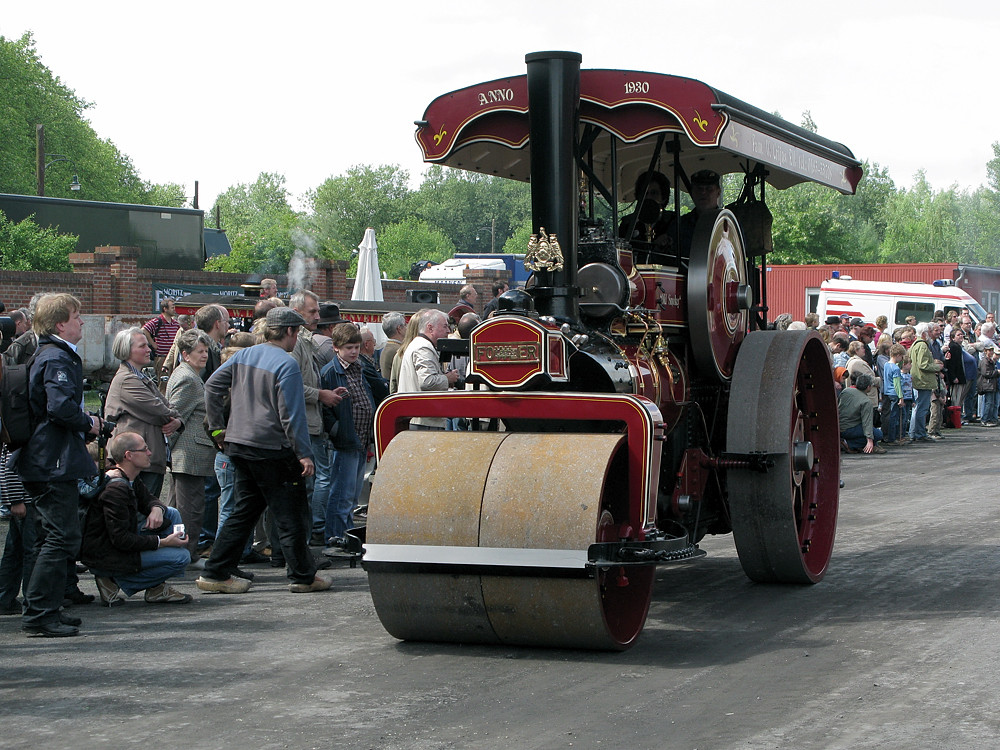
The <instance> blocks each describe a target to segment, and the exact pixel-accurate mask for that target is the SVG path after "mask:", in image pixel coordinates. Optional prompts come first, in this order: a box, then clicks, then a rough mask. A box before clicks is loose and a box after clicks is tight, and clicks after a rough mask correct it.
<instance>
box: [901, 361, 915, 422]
mask: <svg viewBox="0 0 1000 750" xmlns="http://www.w3.org/2000/svg"><path fill="white" fill-rule="evenodd" d="M903 346H904V347H905V346H906V345H905V344H903ZM912 366H913V362H911V361H910V355H909V354H905V355H903V359H902V360H901V361H900V363H899V372H900V380H902V383H903V402H902V403H903V405H902V407H901V408H900V410H899V418H900V424H901V425H903V432H904V433H905V432H906V431H907V430H908V429H909V424H910V414H911V412H912V411H913V376H912V375H911V374H910V368H911V367H912Z"/></svg>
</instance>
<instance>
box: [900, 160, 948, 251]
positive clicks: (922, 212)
mask: <svg viewBox="0 0 1000 750" xmlns="http://www.w3.org/2000/svg"><path fill="white" fill-rule="evenodd" d="M886 219H887V226H886V234H885V242H884V243H883V245H882V252H881V260H882V262H883V263H900V262H906V263H929V262H941V261H955V260H957V258H958V256H959V247H958V231H957V230H958V224H959V209H958V200H957V195H956V193H955V190H954V189H951V190H946V191H942V192H940V193H935V192H934V191H933V190H932V189H931V187H930V185H929V184H928V183H927V178H926V175H925V174H924V172H923V170H920V171H919V172H918V173H917V177H916V184H915V185H914V186H913V187H912V188H911V189H910V190H905V189H904V190H901V191H899V192H898V193H897V194H896V195H894V196H893V198H892V200H890V201H889V204H888V206H887V209H886Z"/></svg>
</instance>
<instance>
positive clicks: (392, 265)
mask: <svg viewBox="0 0 1000 750" xmlns="http://www.w3.org/2000/svg"><path fill="white" fill-rule="evenodd" d="M377 239H378V262H379V268H381V269H382V271H383V272H385V274H386V275H387V276H388V277H389V278H390V279H407V278H409V273H410V266H411V265H413V264H414V263H416V262H417V261H418V260H429V261H431V262H433V263H441V262H442V261H445V260H447V259H448V258H450V257H451V256H452V255H454V253H455V245H454V244H453V243H452V241H451V240H450V239H448V238H447V237H445V235H444V234H442V233H441V232H440V231H439V230H437V229H435V228H434V227H432V226H431V225H430V224H428V223H427V222H426V221H422V220H420V219H417V218H414V217H412V216H410V217H407V218H405V219H403V220H402V221H399V222H396V223H395V224H390V225H389V226H387V227H386V228H385V229H384V230H383V231H382V233H381V234H379V235H377ZM354 265H355V267H356V261H355V264H354Z"/></svg>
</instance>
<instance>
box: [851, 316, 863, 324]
mask: <svg viewBox="0 0 1000 750" xmlns="http://www.w3.org/2000/svg"><path fill="white" fill-rule="evenodd" d="M864 324H865V321H863V320H862V319H861V318H851V326H863V325H864Z"/></svg>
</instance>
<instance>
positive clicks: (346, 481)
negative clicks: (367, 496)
mask: <svg viewBox="0 0 1000 750" xmlns="http://www.w3.org/2000/svg"><path fill="white" fill-rule="evenodd" d="M367 457H368V451H367V450H366V449H364V448H361V449H352V450H338V451H337V452H336V454H335V456H334V459H333V480H332V482H331V484H330V496H329V500H328V501H327V504H326V530H325V531H324V535H325V536H326V538H327V540H329V539H332V538H333V537H341V538H343V536H344V534H345V533H346V532H347V530H348V529H349V528H351V527H352V526H353V525H354V523H353V520H352V518H351V512H352V511H353V510H354V506H355V505H356V504H357V501H358V496H359V495H360V494H361V483H362V482H363V481H364V476H365V462H366V459H367Z"/></svg>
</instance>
